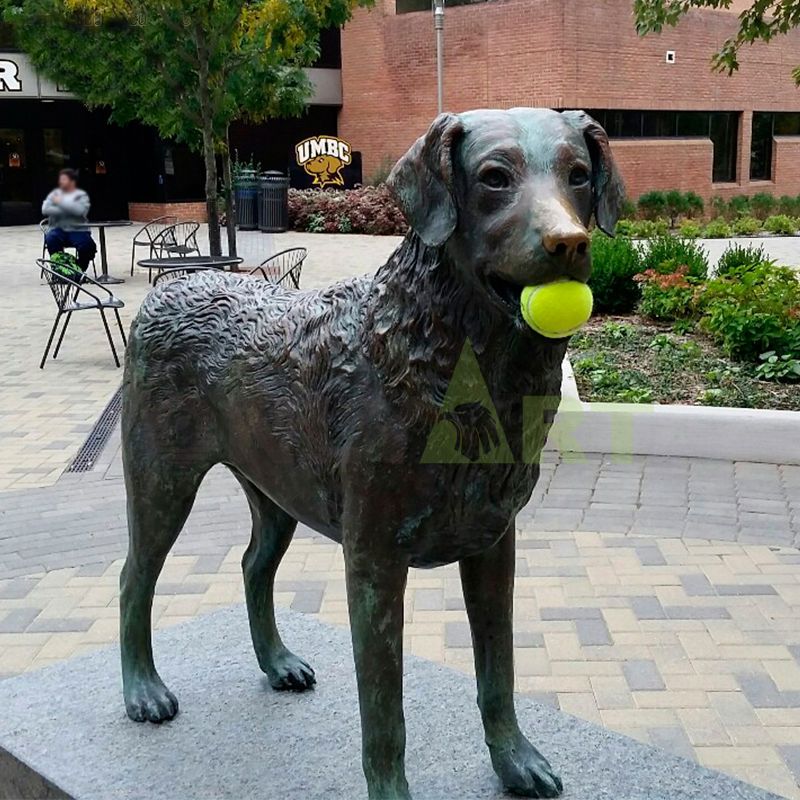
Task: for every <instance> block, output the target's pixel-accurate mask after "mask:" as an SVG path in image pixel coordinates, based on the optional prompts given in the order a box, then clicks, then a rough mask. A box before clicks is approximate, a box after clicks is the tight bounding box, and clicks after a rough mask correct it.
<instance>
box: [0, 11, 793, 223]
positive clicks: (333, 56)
mask: <svg viewBox="0 0 800 800" xmlns="http://www.w3.org/2000/svg"><path fill="white" fill-rule="evenodd" d="M750 2H751V0H734V5H733V6H732V8H731V10H730V11H702V12H693V13H692V14H690V15H689V17H687V18H686V19H685V20H684V21H683V22H682V23H681V24H680V25H679V26H678V28H676V29H667V30H666V31H665V32H664V33H663V34H662V35H661V36H650V37H647V38H644V39H642V38H639V37H638V36H637V35H636V32H635V30H634V23H633V17H632V6H633V2H632V0H446V6H447V9H446V22H445V37H444V38H445V79H444V96H445V105H446V107H447V108H448V109H449V110H453V111H459V110H463V109H467V108H476V107H481V106H483V107H501V108H503V107H510V106H514V105H528V106H550V107H552V108H562V109H563V108H583V109H586V110H587V111H589V112H590V113H592V114H593V115H594V116H595V117H597V119H598V120H599V121H600V122H601V123H602V124H603V125H604V126H605V127H606V129H607V130H608V132H609V135H610V136H611V137H612V139H613V141H614V152H615V154H616V157H617V159H618V161H619V163H620V166H621V168H622V171H623V174H624V176H625V178H626V183H627V185H628V193H629V195H630V196H631V197H632V198H636V197H638V196H639V195H640V194H641V193H642V192H645V191H648V190H650V189H672V188H677V189H683V190H688V189H693V190H694V191H696V192H698V193H699V194H701V195H702V196H704V197H706V198H709V197H711V196H713V195H722V196H724V197H730V196H731V195H734V194H739V193H747V194H755V193H756V192H762V191H766V192H772V193H773V194H775V195H783V194H789V195H797V194H800V90H798V88H797V87H796V86H795V84H794V82H793V80H792V77H791V71H792V68H793V67H795V66H797V65H798V64H800V31H799V32H795V33H793V34H792V35H790V36H787V37H780V38H777V39H775V40H774V41H773V42H771V43H769V44H759V45H755V46H753V47H750V48H747V49H746V50H744V51H743V52H742V54H741V62H742V65H741V69H740V71H739V72H738V73H737V74H736V75H734V76H732V77H728V76H726V75H720V74H717V73H713V72H712V71H711V69H710V57H711V54H712V52H713V51H714V50H715V49H716V48H717V47H718V46H719V45H720V44H721V43H722V42H723V41H724V39H725V38H727V37H728V36H729V35H731V33H733V32H734V31H735V29H736V22H737V21H736V16H735V14H734V13H732V12H735V11H736V10H737V6H739V7H743V6H746V5H749V3H750ZM309 75H310V77H311V78H312V81H313V83H314V87H315V92H314V95H313V97H312V98H311V100H310V103H309V107H308V109H307V111H306V113H305V114H304V115H303V116H302V117H300V118H298V119H292V120H271V121H269V122H268V123H265V124H263V125H248V124H245V123H237V124H236V125H234V126H233V127H232V130H231V140H232V144H233V146H234V148H235V149H236V150H237V152H238V154H239V156H240V157H241V158H242V160H244V161H248V160H250V159H252V160H253V161H254V162H256V163H260V164H261V166H262V167H263V168H264V169H280V170H281V171H284V172H287V171H288V172H290V174H291V176H292V181H293V184H294V185H298V186H302V185H307V183H303V182H302V181H306V182H307V180H308V176H307V175H306V174H305V173H304V172H303V170H302V169H300V168H298V166H297V164H296V163H295V160H294V146H295V144H296V143H297V142H299V141H301V140H303V139H305V138H307V137H310V136H318V135H323V134H330V135H334V136H335V135H339V136H341V137H342V138H344V139H346V140H347V141H348V142H349V143H350V144H351V146H352V148H353V150H354V151H355V152H354V164H353V166H354V167H356V169H355V170H354V171H353V174H352V176H351V178H352V180H358V177H357V175H358V169H357V168H358V167H359V166H361V167H362V168H363V175H364V176H366V177H370V176H371V175H373V174H374V173H375V172H376V170H377V169H378V168H379V167H382V166H384V165H386V164H387V163H389V162H390V161H392V160H394V159H396V158H397V157H398V156H399V155H401V154H402V153H403V152H404V151H405V150H406V148H407V147H408V146H409V145H410V144H411V142H412V141H413V140H414V139H415V138H416V137H417V136H418V135H420V134H421V133H422V132H423V131H424V130H425V129H426V128H427V126H428V125H429V124H430V121H431V120H432V119H433V117H434V116H435V114H436V63H435V46H434V33H433V23H432V18H431V8H430V0H376V2H375V6H374V7H373V8H372V9H371V10H359V11H357V12H356V13H355V15H354V17H353V19H352V20H351V21H350V22H349V23H348V24H347V25H346V26H345V28H344V29H343V31H342V32H341V37H340V35H339V31H337V30H330V31H326V32H325V33H324V35H323V37H322V41H321V53H320V58H319V61H318V62H317V64H316V65H315V67H314V68H312V69H311V70H310V71H309ZM359 158H361V159H363V162H361V161H359V160H358V159H359ZM63 166H72V167H78V168H80V170H81V173H82V180H83V183H84V185H85V186H86V188H87V189H88V190H89V192H90V194H91V196H92V201H93V214H94V215H95V217H96V218H101V217H104V218H115V217H124V216H130V217H132V218H134V219H148V218H151V217H154V216H157V215H158V214H164V213H178V214H179V215H180V216H182V217H195V218H200V219H202V218H203V216H204V213H205V211H204V205H203V203H202V197H203V165H202V160H201V158H200V156H199V155H198V154H196V153H192V152H190V151H189V150H188V148H186V147H185V146H182V145H179V144H176V143H174V142H168V141H162V139H161V138H160V137H159V136H158V135H157V133H156V132H155V131H154V130H153V129H150V128H147V127H145V126H141V125H135V124H133V125H127V126H124V127H119V126H116V125H113V124H109V122H108V112H107V111H104V110H103V109H95V110H92V111H90V110H89V109H87V108H85V107H84V106H83V105H82V104H81V103H80V102H78V101H77V100H76V99H74V98H73V97H72V96H71V95H69V94H68V93H67V92H65V91H64V89H63V87H61V86H59V85H58V84H57V83H55V82H53V81H50V80H47V79H45V78H44V77H43V76H40V75H37V74H36V72H35V71H34V70H33V68H32V66H31V64H30V62H29V61H28V60H27V58H26V57H25V54H24V53H21V52H20V51H19V49H18V48H16V47H15V43H14V41H13V37H11V36H10V30H9V29H8V27H7V26H4V25H2V24H0V225H14V224H20V223H31V222H35V221H36V220H38V217H39V209H40V206H41V201H42V199H43V197H44V196H45V194H46V193H47V191H48V190H49V189H50V188H51V187H52V185H53V183H54V181H55V178H56V174H57V172H58V170H59V168H61V167H63Z"/></svg>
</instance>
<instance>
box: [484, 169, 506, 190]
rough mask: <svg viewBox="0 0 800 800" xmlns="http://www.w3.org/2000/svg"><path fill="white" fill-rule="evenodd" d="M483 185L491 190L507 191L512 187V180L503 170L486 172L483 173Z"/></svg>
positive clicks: (488, 170)
mask: <svg viewBox="0 0 800 800" xmlns="http://www.w3.org/2000/svg"><path fill="white" fill-rule="evenodd" d="M481 183H483V184H484V185H486V186H488V187H489V188H490V189H505V188H507V187H508V186H510V185H511V178H509V176H508V174H507V173H506V172H504V171H503V170H502V169H497V168H496V167H495V168H493V169H487V170H484V171H483V172H482V173H481Z"/></svg>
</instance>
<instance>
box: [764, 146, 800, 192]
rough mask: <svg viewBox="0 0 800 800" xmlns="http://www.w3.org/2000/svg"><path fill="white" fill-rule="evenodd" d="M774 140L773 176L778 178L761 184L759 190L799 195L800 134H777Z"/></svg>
mask: <svg viewBox="0 0 800 800" xmlns="http://www.w3.org/2000/svg"><path fill="white" fill-rule="evenodd" d="M774 142H775V143H774V145H773V151H772V176H773V179H776V180H773V181H770V183H768V184H764V183H762V184H760V185H761V187H762V188H761V189H759V191H762V192H769V191H771V192H772V193H773V194H775V195H778V196H780V195H782V194H790V195H792V196H793V197H797V195H798V193H800V136H776V137H775V140H774ZM770 187H771V188H770Z"/></svg>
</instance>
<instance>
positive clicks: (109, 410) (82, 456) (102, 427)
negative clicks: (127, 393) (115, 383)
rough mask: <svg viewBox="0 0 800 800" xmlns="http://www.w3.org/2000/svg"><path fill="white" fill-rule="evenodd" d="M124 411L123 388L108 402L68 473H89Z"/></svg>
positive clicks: (69, 467) (68, 468)
mask: <svg viewBox="0 0 800 800" xmlns="http://www.w3.org/2000/svg"><path fill="white" fill-rule="evenodd" d="M121 411H122V386H120V387H119V389H117V391H116V392H114V396H113V397H112V398H111V400H109V401H108V405H107V406H106V407H105V409H103V413H102V414H101V415H100V417H99V418H98V420H97V422H95V424H94V427H93V428H92V430H91V432H90V433H89V435H88V436H87V437H86V441H85V442H84V443H83V444H82V445H81V449H80V450H78V455H76V456H75V458H74V459H73V461H72V463H71V464H70V465H69V466H68V467H67V472H89V471H90V470H91V469H92V467H93V466H94V462H95V461H97V459H98V457H99V455H100V453H102V452H103V448H104V447H105V446H106V442H107V441H108V437H109V436H111V432H112V431H113V430H114V426H115V425H116V424H117V420H118V419H119V415H120V412H121Z"/></svg>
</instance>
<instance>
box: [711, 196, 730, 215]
mask: <svg viewBox="0 0 800 800" xmlns="http://www.w3.org/2000/svg"><path fill="white" fill-rule="evenodd" d="M711 209H712V210H713V212H714V216H715V217H725V219H727V218H728V213H729V211H728V202H727V201H726V200H725V198H724V197H720V196H719V195H715V196H714V197H712V198H711Z"/></svg>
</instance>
